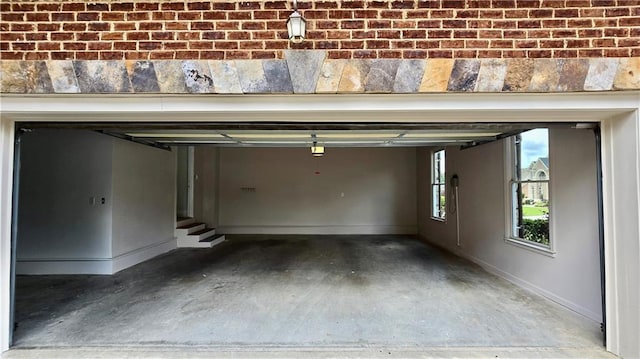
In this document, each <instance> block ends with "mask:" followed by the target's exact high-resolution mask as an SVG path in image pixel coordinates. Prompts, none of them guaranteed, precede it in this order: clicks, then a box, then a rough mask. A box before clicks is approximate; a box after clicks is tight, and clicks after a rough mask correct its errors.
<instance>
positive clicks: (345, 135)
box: [316, 132, 400, 140]
mask: <svg viewBox="0 0 640 359" xmlns="http://www.w3.org/2000/svg"><path fill="white" fill-rule="evenodd" d="M398 136H400V134H398V133H358V132H344V133H316V137H319V138H331V139H332V138H339V139H354V140H356V139H360V138H396V137H398Z"/></svg>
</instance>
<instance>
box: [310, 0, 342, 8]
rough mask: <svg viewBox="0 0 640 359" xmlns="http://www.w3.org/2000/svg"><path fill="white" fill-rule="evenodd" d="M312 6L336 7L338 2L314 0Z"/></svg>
mask: <svg viewBox="0 0 640 359" xmlns="http://www.w3.org/2000/svg"><path fill="white" fill-rule="evenodd" d="M314 6H315V8H316V9H337V8H338V2H337V1H318V2H315V1H314Z"/></svg>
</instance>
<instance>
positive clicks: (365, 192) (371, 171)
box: [219, 148, 416, 234]
mask: <svg viewBox="0 0 640 359" xmlns="http://www.w3.org/2000/svg"><path fill="white" fill-rule="evenodd" d="M415 152H416V150H415V148H327V149H326V154H325V156H324V157H320V158H317V157H313V156H311V153H310V150H309V149H308V148H221V149H220V176H221V177H220V217H219V218H220V229H221V232H223V233H297V234H305V233H313V234H316V233H317V234H338V233H346V234H348V233H355V234H370V233H416V201H415V194H416V192H415V191H416V184H415V183H416V182H415V181H416V175H415V174H416V162H415ZM242 188H255V192H251V191H246V190H245V191H243V190H242ZM343 194H344V196H343Z"/></svg>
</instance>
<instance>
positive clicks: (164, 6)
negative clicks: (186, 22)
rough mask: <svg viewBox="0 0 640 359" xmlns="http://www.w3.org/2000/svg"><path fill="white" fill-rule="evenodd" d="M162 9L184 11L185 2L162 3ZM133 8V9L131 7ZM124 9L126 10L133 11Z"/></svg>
mask: <svg viewBox="0 0 640 359" xmlns="http://www.w3.org/2000/svg"><path fill="white" fill-rule="evenodd" d="M160 9H162V10H175V11H184V3H183V2H166V3H162V4H161V5H160ZM111 10H114V9H113V5H111ZM131 10H133V9H131ZM131 10H124V11H131Z"/></svg>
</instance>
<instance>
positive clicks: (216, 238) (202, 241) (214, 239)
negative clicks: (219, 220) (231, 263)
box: [200, 234, 225, 243]
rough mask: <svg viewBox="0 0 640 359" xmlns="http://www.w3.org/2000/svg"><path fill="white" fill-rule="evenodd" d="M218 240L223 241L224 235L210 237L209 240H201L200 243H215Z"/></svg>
mask: <svg viewBox="0 0 640 359" xmlns="http://www.w3.org/2000/svg"><path fill="white" fill-rule="evenodd" d="M220 238H222V241H224V240H225V238H224V234H217V235H215V236H211V237H209V238H205V239H201V240H200V243H207V242H215V241H217V240H219V239H220Z"/></svg>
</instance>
